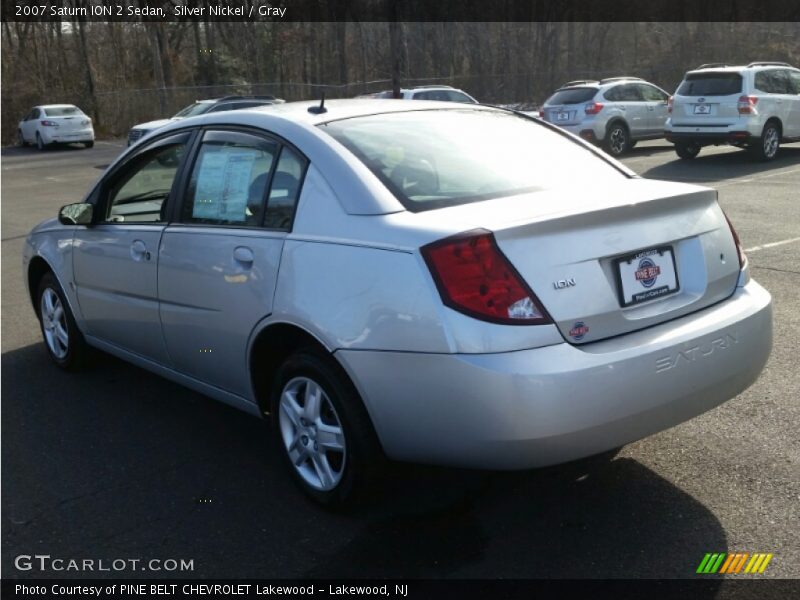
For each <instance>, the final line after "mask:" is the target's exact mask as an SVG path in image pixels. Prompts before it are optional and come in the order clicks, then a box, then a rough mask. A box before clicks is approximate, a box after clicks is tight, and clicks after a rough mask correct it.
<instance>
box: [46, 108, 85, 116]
mask: <svg viewBox="0 0 800 600" xmlns="http://www.w3.org/2000/svg"><path fill="white" fill-rule="evenodd" d="M44 114H45V116H46V117H72V116H75V115H82V114H83V113H82V112H81V109H80V108H78V107H77V106H50V107H48V108H45V109H44Z"/></svg>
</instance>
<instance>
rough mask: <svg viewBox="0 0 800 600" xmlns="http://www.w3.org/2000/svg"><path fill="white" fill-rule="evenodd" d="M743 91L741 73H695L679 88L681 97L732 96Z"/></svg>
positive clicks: (688, 76)
mask: <svg viewBox="0 0 800 600" xmlns="http://www.w3.org/2000/svg"><path fill="white" fill-rule="evenodd" d="M741 91H742V76H741V75H740V74H739V73H693V74H691V75H687V76H686V79H684V80H683V83H681V85H680V87H679V88H678V94H680V95H681V96H730V95H732V94H739V93H741Z"/></svg>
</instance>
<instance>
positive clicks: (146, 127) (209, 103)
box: [128, 95, 284, 146]
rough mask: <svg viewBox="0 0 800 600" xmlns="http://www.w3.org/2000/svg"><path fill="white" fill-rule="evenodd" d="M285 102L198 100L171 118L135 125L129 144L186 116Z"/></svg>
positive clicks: (256, 98) (265, 98) (252, 98)
mask: <svg viewBox="0 0 800 600" xmlns="http://www.w3.org/2000/svg"><path fill="white" fill-rule="evenodd" d="M283 102H284V100H283V99H281V98H276V97H275V96H269V95H264V96H225V97H224V98H216V99H212V100H197V101H196V102H194V103H193V104H190V105H189V106H187V107H186V108H184V109H182V110H180V111H179V112H177V113H176V114H175V115H174V116H172V117H170V118H169V119H158V120H156V121H149V122H147V123H139V124H138V125H134V126H133V127H132V128H131V130H130V131H129V132H128V146H132V145H133V144H135V143H136V142H137V141H139V140H140V139H142V138H143V137H144V136H146V135H148V134H150V133H152V132H153V131H155V130H156V129H159V128H161V127H163V126H164V125H167V124H168V123H172V122H173V121H178V120H180V119H185V118H186V117H195V116H197V115H204V114H206V113H209V112H224V111H228V110H240V109H242V108H253V107H254V106H265V105H268V104H282V103H283Z"/></svg>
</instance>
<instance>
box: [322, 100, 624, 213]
mask: <svg viewBox="0 0 800 600" xmlns="http://www.w3.org/2000/svg"><path fill="white" fill-rule="evenodd" d="M320 127H321V129H322V130H323V131H326V132H327V133H329V134H330V135H331V136H333V138H334V139H336V140H337V141H339V142H340V143H341V144H343V145H344V146H345V147H346V148H347V149H349V150H350V151H351V152H352V153H353V154H355V155H356V156H357V157H358V158H359V159H360V160H361V161H362V162H363V163H364V164H365V165H366V166H367V167H368V168H369V169H370V170H371V171H372V172H373V173H374V174H375V175H376V176H377V177H378V178H379V179H380V180H381V181H382V182H383V183H384V185H386V187H387V188H388V189H389V190H390V191H391V192H392V193H393V194H394V195H395V196H396V197H397V199H398V200H399V201H400V202H401V203H402V204H403V205H404V206H405V207H406V208H407V209H409V210H411V211H414V212H417V211H422V210H430V209H434V208H441V207H443V206H450V205H454V204H465V203H468V202H477V201H481V200H488V199H491V198H498V197H502V196H512V195H517V194H523V193H528V192H534V191H539V190H544V189H552V188H555V187H560V186H565V185H567V184H568V183H569V182H570V181H574V180H575V174H576V173H580V178H581V180H583V181H592V182H595V183H596V184H597V185H598V186H603V185H614V184H615V183H616V182H618V181H619V180H620V179H622V178H624V177H625V175H623V173H622V171H620V170H618V169H617V168H615V167H614V166H612V165H611V164H610V163H608V162H606V161H605V160H603V159H601V158H599V157H598V156H596V155H595V154H594V153H593V152H592V151H591V150H589V149H587V148H586V147H584V146H583V145H581V144H580V143H577V142H574V141H572V140H571V139H570V138H569V137H568V136H566V135H565V134H561V133H558V132H555V131H553V130H551V129H550V128H549V127H547V126H546V125H543V124H541V123H539V122H538V121H535V120H533V119H530V118H527V117H522V116H519V115H516V114H512V113H506V112H501V111H494V110H475V109H467V108H463V109H450V110H447V109H439V110H420V111H408V112H399V113H390V114H382V115H370V116H364V117H355V118H350V119H342V120H340V121H333V122H330V123H326V124H323V125H320Z"/></svg>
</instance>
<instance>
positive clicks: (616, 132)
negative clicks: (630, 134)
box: [608, 127, 627, 155]
mask: <svg viewBox="0 0 800 600" xmlns="http://www.w3.org/2000/svg"><path fill="white" fill-rule="evenodd" d="M608 145H609V147H610V148H611V152H612V153H613V154H615V155H618V154H622V153H623V152H624V151H625V146H626V145H627V140H626V135H625V130H624V129H622V127H615V128H614V129H612V130H611V134H610V136H609V144H608Z"/></svg>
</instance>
